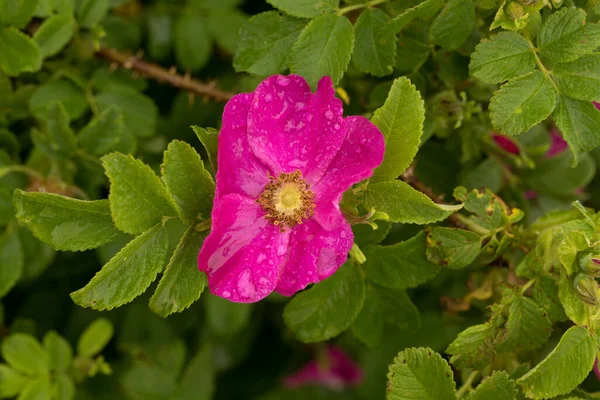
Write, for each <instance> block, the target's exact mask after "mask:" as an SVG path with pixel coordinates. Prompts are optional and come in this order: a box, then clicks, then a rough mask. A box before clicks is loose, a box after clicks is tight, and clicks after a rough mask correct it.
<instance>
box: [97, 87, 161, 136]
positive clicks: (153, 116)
mask: <svg viewBox="0 0 600 400" xmlns="http://www.w3.org/2000/svg"><path fill="white" fill-rule="evenodd" d="M96 103H97V105H98V109H99V111H100V112H104V111H106V109H108V108H110V107H115V108H116V109H117V110H119V111H121V114H122V115H123V123H124V124H125V131H126V132H127V133H130V134H131V135H133V136H137V137H149V136H153V135H154V133H155V130H156V124H157V120H158V108H157V106H156V104H155V103H154V100H152V99H151V98H149V97H147V96H145V95H143V94H141V93H139V92H138V91H137V90H134V89H131V88H129V87H114V88H111V89H110V90H109V91H106V92H102V93H100V94H99V95H98V96H97V97H96Z"/></svg>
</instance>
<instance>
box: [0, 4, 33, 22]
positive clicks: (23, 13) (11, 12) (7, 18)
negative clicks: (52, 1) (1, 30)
mask: <svg viewBox="0 0 600 400" xmlns="http://www.w3.org/2000/svg"><path fill="white" fill-rule="evenodd" d="M37 3H38V0H0V25H12V26H14V27H16V28H18V29H22V28H24V27H25V26H26V25H27V23H28V22H29V20H30V19H31V17H32V16H33V13H34V11H35V8H36V6H37Z"/></svg>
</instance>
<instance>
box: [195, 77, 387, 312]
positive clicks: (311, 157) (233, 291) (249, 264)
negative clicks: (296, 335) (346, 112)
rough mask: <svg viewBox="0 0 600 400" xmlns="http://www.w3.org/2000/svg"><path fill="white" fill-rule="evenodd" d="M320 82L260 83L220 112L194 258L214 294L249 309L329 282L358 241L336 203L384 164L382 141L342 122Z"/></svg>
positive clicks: (353, 122)
mask: <svg viewBox="0 0 600 400" xmlns="http://www.w3.org/2000/svg"><path fill="white" fill-rule="evenodd" d="M342 112H343V110H342V102H341V101H340V100H339V99H337V98H336V97H335V92H334V88H333V83H332V81H331V79H330V78H329V77H324V78H323V79H321V81H320V82H319V84H318V88H317V91H316V92H315V93H314V94H313V93H312V92H311V90H310V87H309V86H308V84H307V83H306V81H305V80H304V79H303V78H302V77H300V76H297V75H289V76H282V75H275V76H271V77H269V78H267V79H265V80H264V81H263V82H262V83H261V84H260V85H259V86H258V87H257V88H256V90H255V91H254V93H243V94H239V95H236V96H235V97H233V98H232V99H231V100H230V101H229V102H228V103H227V105H226V106H225V111H224V112H223V126H222V129H221V132H220V134H219V152H218V172H217V176H216V192H215V199H214V206H213V211H212V228H211V233H210V235H208V237H207V238H206V240H205V241H204V245H203V246H202V249H201V250H200V254H199V256H198V267H199V269H200V270H201V271H204V272H206V275H207V276H208V286H209V289H210V291H211V293H213V294H215V295H217V296H221V297H223V298H227V299H229V300H231V301H235V302H242V303H249V302H255V301H258V300H261V299H263V298H264V297H266V296H267V295H268V294H269V293H271V292H273V291H276V292H278V293H280V294H282V295H284V296H291V295H293V294H294V293H296V292H297V291H299V290H302V289H304V288H305V287H306V286H307V285H308V284H310V283H314V282H319V281H321V280H323V279H326V278H328V277H329V276H331V275H332V274H333V273H334V272H335V271H336V270H337V268H338V267H339V266H340V265H342V264H343V263H344V262H345V261H346V258H347V257H348V251H349V250H350V248H351V247H352V244H353V241H354V237H353V235H352V230H351V229H350V225H349V224H348V222H347V221H346V220H345V219H344V217H343V215H342V213H341V211H340V208H339V201H340V199H341V197H342V194H343V193H344V192H345V191H346V190H347V189H349V188H350V187H351V186H352V185H353V184H354V183H356V182H359V181H361V180H363V179H365V178H368V177H370V176H371V175H372V174H373V169H374V168H376V167H377V166H378V165H379V164H380V163H381V162H382V160H383V154H384V151H385V143H384V139H383V135H382V134H381V132H380V131H379V129H377V127H376V126H375V125H373V124H372V123H371V122H370V121H369V120H367V119H366V118H363V117H360V116H353V117H346V118H344V117H343V116H342Z"/></svg>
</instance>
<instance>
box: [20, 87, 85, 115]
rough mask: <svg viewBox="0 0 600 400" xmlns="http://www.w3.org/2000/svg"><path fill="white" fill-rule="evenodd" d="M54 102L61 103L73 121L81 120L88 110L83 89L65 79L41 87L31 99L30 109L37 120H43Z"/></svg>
mask: <svg viewBox="0 0 600 400" xmlns="http://www.w3.org/2000/svg"><path fill="white" fill-rule="evenodd" d="M54 102H59V103H61V105H62V106H63V107H64V108H65V111H66V112H67V115H69V118H70V119H71V121H73V120H76V119H78V118H80V117H81V116H82V115H83V114H84V113H85V112H86V110H87V108H88V105H87V100H86V98H85V92H84V91H83V89H82V88H81V87H79V86H77V85H76V84H75V83H73V82H72V81H70V80H67V79H64V78H63V79H57V80H54V81H50V82H48V83H46V84H45V85H41V86H39V87H38V88H37V89H36V90H35V91H34V92H33V93H32V95H31V98H30V99H29V107H30V108H31V111H32V112H33V114H34V115H35V116H36V117H37V118H39V119H41V120H43V119H45V118H46V116H47V111H46V110H47V108H48V106H50V105H51V104H52V103H54Z"/></svg>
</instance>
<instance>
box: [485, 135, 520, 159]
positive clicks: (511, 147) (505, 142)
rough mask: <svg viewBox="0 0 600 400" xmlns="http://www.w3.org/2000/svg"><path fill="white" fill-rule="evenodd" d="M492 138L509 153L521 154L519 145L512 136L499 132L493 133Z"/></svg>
mask: <svg viewBox="0 0 600 400" xmlns="http://www.w3.org/2000/svg"><path fill="white" fill-rule="evenodd" d="M492 139H494V141H495V142H496V144H497V145H498V146H500V148H502V150H504V151H506V152H507V153H511V154H516V155H519V153H520V150H519V147H518V146H517V144H516V143H515V142H514V141H513V140H512V139H511V138H509V137H506V136H504V135H499V134H497V133H492Z"/></svg>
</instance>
